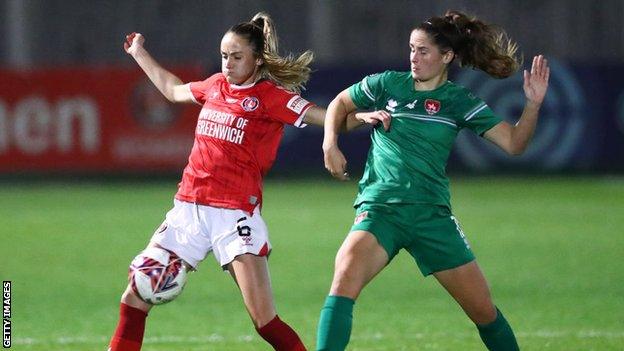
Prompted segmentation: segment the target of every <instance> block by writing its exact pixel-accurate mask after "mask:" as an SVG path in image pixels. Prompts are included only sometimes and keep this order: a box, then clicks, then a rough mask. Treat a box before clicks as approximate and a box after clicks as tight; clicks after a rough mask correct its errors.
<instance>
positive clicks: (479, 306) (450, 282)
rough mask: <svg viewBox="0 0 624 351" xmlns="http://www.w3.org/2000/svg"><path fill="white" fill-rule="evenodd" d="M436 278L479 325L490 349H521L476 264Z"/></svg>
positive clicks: (435, 274) (481, 334) (495, 350)
mask: <svg viewBox="0 0 624 351" xmlns="http://www.w3.org/2000/svg"><path fill="white" fill-rule="evenodd" d="M433 275H434V276H435V277H436V279H437V280H438V281H439V282H440V284H442V286H443V287H444V288H445V289H446V290H447V291H448V292H449V294H451V296H452V297H453V298H454V299H455V301H457V303H459V305H460V306H461V308H462V309H463V310H464V312H466V315H468V317H469V318H470V319H471V320H472V321H473V322H474V323H475V324H476V326H477V328H478V330H479V334H480V336H481V339H482V340H483V343H484V344H485V345H486V346H487V348H488V350H492V351H502V350H505V351H507V350H509V351H512V350H519V347H518V343H517V341H516V337H515V336H514V333H513V330H512V329H511V326H510V325H509V323H507V320H506V319H505V317H504V316H503V314H502V313H501V312H500V311H499V310H498V309H497V308H496V306H494V303H493V302H492V298H491V295H490V289H489V287H488V284H487V281H486V280H485V277H484V276H483V273H482V272H481V269H480V268H479V265H478V264H477V262H476V261H472V262H469V263H467V264H464V265H462V266H459V267H456V268H452V269H448V270H444V271H439V272H435V273H433Z"/></svg>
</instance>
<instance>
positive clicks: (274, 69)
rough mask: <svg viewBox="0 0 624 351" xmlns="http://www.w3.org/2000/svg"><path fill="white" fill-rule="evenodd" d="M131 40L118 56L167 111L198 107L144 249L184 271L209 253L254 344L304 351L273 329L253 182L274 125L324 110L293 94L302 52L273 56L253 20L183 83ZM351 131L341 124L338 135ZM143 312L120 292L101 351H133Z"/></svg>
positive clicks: (302, 72)
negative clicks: (162, 212) (199, 74)
mask: <svg viewBox="0 0 624 351" xmlns="http://www.w3.org/2000/svg"><path fill="white" fill-rule="evenodd" d="M144 41H145V39H144V37H143V36H142V35H141V34H138V33H133V34H130V35H128V36H127V38H126V43H125V44H124V49H125V50H126V52H127V53H128V54H130V55H131V56H132V57H133V58H134V59H135V60H136V62H137V63H138V64H139V66H140V67H141V68H142V69H143V71H144V72H145V73H146V74H147V76H148V77H149V79H150V80H151V81H152V82H153V83H154V85H155V86H156V87H157V88H158V89H159V90H160V92H161V93H162V94H163V95H164V96H165V97H166V98H167V99H168V100H169V101H171V102H184V103H193V102H194V103H198V104H200V105H202V109H201V112H200V114H199V117H198V121H197V127H196V129H195V141H194V144H193V148H192V151H191V154H190V156H189V159H188V165H187V166H186V168H185V169H184V174H183V176H182V181H181V182H180V184H179V189H178V192H177V194H176V196H175V200H174V207H173V209H171V210H170V211H169V212H168V213H167V215H166V219H165V221H164V222H163V224H162V225H161V226H160V228H159V229H158V230H157V231H156V233H154V235H153V237H152V239H151V241H150V243H149V245H148V247H154V246H156V247H161V248H164V249H166V250H169V251H171V252H173V253H175V254H176V255H177V256H179V257H180V258H182V259H183V260H184V261H185V263H186V264H187V265H188V266H190V267H191V268H195V267H197V265H198V264H199V263H200V262H201V261H202V260H203V259H204V258H205V257H206V256H207V255H208V254H209V253H210V252H213V253H214V255H215V258H216V259H217V261H218V262H219V264H220V265H221V266H222V267H223V269H227V270H228V271H229V272H230V274H231V275H232V277H233V279H234V281H235V282H236V284H238V286H239V289H240V291H241V294H242V296H243V301H244V303H245V306H246V308H247V311H248V312H249V315H250V317H251V319H252V321H253V323H254V326H255V328H256V330H257V331H258V333H259V334H260V336H262V338H264V339H265V340H266V341H267V342H268V343H270V344H271V345H272V346H273V348H274V349H275V350H293V351H294V350H305V347H304V345H303V343H302V342H301V340H300V338H299V336H298V335H297V333H296V332H295V331H294V330H293V329H292V328H290V327H289V326H288V325H287V324H286V323H284V322H283V321H281V320H280V318H279V317H278V316H277V312H276V309H275V306H274V302H273V294H272V291H271V284H270V278H269V271H268V264H267V256H268V254H269V252H270V251H271V244H270V242H269V239H268V230H267V228H266V224H265V223H264V221H263V219H262V216H261V215H260V207H261V204H262V179H263V176H264V175H265V174H266V173H267V171H268V170H269V168H270V167H271V165H272V163H273V161H274V160H275V156H276V152H277V148H278V144H279V142H280V139H281V137H282V132H283V128H284V124H291V125H294V126H296V127H304V126H305V125H306V124H307V123H309V124H315V125H323V121H324V118H325V110H324V109H323V108H320V107H317V106H315V105H314V104H312V103H310V102H308V101H306V100H305V99H303V98H302V97H301V96H299V94H298V92H299V90H300V88H301V87H302V86H303V84H304V83H305V82H306V81H307V80H308V77H309V74H310V68H309V67H308V65H309V63H310V62H311V61H312V53H311V52H309V51H308V52H305V53H304V54H302V55H301V56H299V57H292V56H289V57H280V56H279V55H278V53H277V37H276V33H275V29H274V26H273V23H272V20H271V19H270V17H269V16H268V15H266V14H264V13H259V14H257V15H256V16H254V18H253V19H252V20H251V21H249V22H243V23H240V24H238V25H236V26H234V27H232V28H230V29H229V30H228V31H227V32H226V33H225V35H224V36H223V39H222V41H221V57H222V61H221V71H222V72H221V73H217V74H214V75H213V76H211V77H209V78H208V79H206V80H204V81H198V82H192V83H189V84H183V83H182V81H181V80H180V79H179V78H178V77H176V76H175V75H173V74H172V73H171V72H169V71H167V70H166V69H164V68H163V67H161V66H160V65H159V64H158V63H157V62H156V61H155V60H154V59H153V58H152V57H151V56H150V54H149V53H148V52H147V51H146V50H145V48H144V47H143V43H144ZM359 124H361V122H360V121H358V120H356V119H355V116H350V119H348V122H347V125H346V126H345V128H346V129H351V128H352V127H355V126H357V125H359ZM151 308H152V305H151V304H149V303H146V302H145V301H143V300H142V299H141V298H140V297H139V295H138V294H137V293H136V292H135V291H134V290H133V288H132V286H131V285H130V284H129V285H128V287H127V288H126V290H125V292H124V293H123V295H122V298H121V305H120V319H119V323H118V325H117V329H116V331H115V334H114V335H113V337H112V339H111V342H110V347H109V351H136V350H140V348H141V345H142V341H143V333H144V330H145V320H146V317H147V313H148V312H149V310H150V309H151Z"/></svg>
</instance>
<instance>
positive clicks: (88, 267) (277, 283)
mask: <svg viewBox="0 0 624 351" xmlns="http://www.w3.org/2000/svg"><path fill="white" fill-rule="evenodd" d="M175 184H176V182H175V181H170V182H163V183H136V182H133V183H104V184H85V183H81V184H58V183H54V184H42V183H23V184H15V183H3V184H2V185H1V186H0V199H2V205H1V206H0V221H1V225H0V255H1V257H2V260H1V262H2V263H1V265H0V278H2V280H11V281H12V283H13V286H12V316H11V322H12V327H13V333H12V338H13V339H12V342H13V345H12V349H14V350H42V351H43V350H45V351H55V350H69V351H71V350H80V351H85V350H105V349H106V345H107V342H108V339H109V338H110V336H111V334H112V332H113V329H114V327H115V324H116V320H117V313H118V301H119V296H120V294H121V292H122V290H123V288H124V286H125V284H126V274H127V266H128V264H129V262H130V260H131V259H132V258H133V257H134V255H135V254H136V253H138V252H139V251H140V250H141V249H142V248H143V247H144V246H145V245H146V243H147V241H148V239H149V237H150V236H151V234H152V232H153V231H154V230H155V229H156V227H157V226H158V225H159V224H160V222H161V221H162V220H163V218H164V214H165V212H166V211H167V210H168V209H169V208H170V207H171V205H172V197H173V194H174V192H175ZM355 191H356V183H355V182H349V183H339V182H333V181H329V180H328V181H307V180H306V181H279V180H272V181H269V182H268V183H267V184H266V188H265V206H264V211H263V216H264V218H265V220H266V221H267V224H268V226H269V229H270V232H271V241H272V243H273V246H274V251H273V253H272V255H271V259H270V266H271V273H272V279H273V287H274V292H275V297H276V302H277V307H278V312H279V314H280V316H281V317H282V319H284V320H286V321H287V322H288V323H290V324H291V325H292V326H293V327H294V328H295V329H296V330H297V331H298V332H299V334H300V335H301V336H302V338H303V340H304V342H305V344H306V345H308V347H309V348H310V349H313V348H314V345H315V340H314V338H315V334H316V323H317V320H318V315H319V310H320V308H321V306H322V304H323V300H324V298H325V295H326V293H327V290H328V288H329V283H330V280H331V275H332V267H333V259H334V255H335V253H336V250H337V248H338V246H339V245H340V243H341V242H342V240H343V238H344V235H345V233H346V231H347V230H348V228H349V227H350V223H351V222H352V220H353V210H352V208H351V203H352V201H353V198H354V195H355ZM452 194H453V199H452V201H453V206H454V213H455V215H456V216H457V217H458V218H459V220H460V222H461V223H462V226H463V228H464V231H465V233H466V235H467V236H468V239H469V240H470V242H471V245H472V247H473V250H474V251H475V254H476V255H477V258H478V261H479V263H480V265H481V267H482V269H483V270H484V272H485V274H486V277H487V278H488V280H489V282H490V285H491V287H492V292H493V295H494V299H495V301H496V303H497V304H498V305H499V306H500V308H501V310H503V311H504V313H505V315H506V316H507V318H508V320H509V321H510V323H511V325H512V326H513V328H514V330H515V332H516V335H517V337H518V340H519V343H520V345H521V348H522V349H524V350H566V351H569V350H622V349H624V271H623V270H622V268H621V266H620V265H621V264H622V263H624V261H623V259H624V230H623V228H624V179H622V178H573V179H560V178H558V179H547V178H535V179H504V178H486V179H481V178H474V179H456V180H454V181H453V182H452ZM269 349H270V348H269V347H268V345H267V344H265V343H264V342H263V341H262V340H261V339H260V337H259V336H257V335H256V333H255V331H254V329H253V326H252V324H251V322H250V320H249V318H248V316H247V314H246V312H245V310H244V307H243V305H242V301H241V298H240V295H239V293H238V290H237V288H236V287H235V285H234V283H233V282H232V281H231V278H230V277H229V275H228V274H224V273H222V272H221V270H220V269H219V267H218V265H217V264H216V262H215V260H214V258H213V256H209V257H208V258H207V259H206V261H204V262H203V263H202V265H201V266H200V270H199V271H198V272H196V273H194V274H192V275H191V277H190V280H189V283H188V285H187V287H186V290H185V292H184V294H182V296H181V297H179V298H178V299H177V300H176V301H175V302H173V303H171V304H168V305H164V306H160V307H156V308H155V309H153V310H152V312H151V313H150V317H149V318H148V326H147V330H146V338H145V343H144V348H143V350H145V351H164V350H228V351H229V350H269ZM484 349H485V348H484V347H483V346H482V344H481V342H480V340H479V337H478V335H477V332H476V330H475V328H474V326H473V325H472V324H471V323H470V321H469V320H468V318H467V317H465V316H464V315H463V313H462V312H461V310H460V309H459V307H458V306H457V305H456V304H455V303H454V302H453V301H452V299H451V298H450V297H449V296H448V295H447V294H446V293H445V292H444V291H443V289H442V288H441V287H440V286H439V285H438V284H437V282H436V281H435V280H434V279H433V278H427V279H425V278H423V277H422V276H421V275H420V273H419V271H418V269H417V267H416V265H415V264H414V263H413V261H412V259H411V257H410V256H409V255H407V254H406V253H405V252H403V253H401V254H400V255H399V256H398V257H397V258H396V259H395V260H394V261H393V262H392V264H391V265H390V266H389V267H387V268H386V270H384V271H383V272H382V273H381V274H380V275H379V276H378V277H377V278H376V279H375V280H374V281H373V283H372V284H371V285H369V286H368V287H367V288H366V289H365V290H364V292H363V294H362V295H361V297H360V298H359V300H358V302H357V303H356V308H355V313H354V328H353V333H352V338H351V343H350V345H349V350H484Z"/></svg>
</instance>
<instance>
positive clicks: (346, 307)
mask: <svg viewBox="0 0 624 351" xmlns="http://www.w3.org/2000/svg"><path fill="white" fill-rule="evenodd" d="M354 303H355V301H354V300H352V299H350V298H348V297H344V296H331V295H330V296H327V298H326V299H325V306H323V309H322V310H321V318H320V320H319V325H318V332H317V337H316V349H317V350H318V351H321V350H322V351H342V350H344V349H345V348H346V347H347V344H348V343H349V338H350V337H351V321H352V319H353V317H352V314H353V304H354Z"/></svg>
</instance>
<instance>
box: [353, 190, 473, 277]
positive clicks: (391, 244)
mask: <svg viewBox="0 0 624 351" xmlns="http://www.w3.org/2000/svg"><path fill="white" fill-rule="evenodd" d="M356 230H364V231H367V232H370V233H372V234H373V235H374V236H375V237H376V238H377V241H378V242H379V244H380V245H381V246H382V247H383V248H384V249H385V250H386V252H387V253H388V257H389V261H391V260H392V259H393V258H394V256H396V254H397V253H399V251H400V250H401V249H405V250H407V251H408V252H409V253H410V255H412V257H414V260H416V264H417V265H418V268H420V271H421V272H422V274H423V275H425V276H426V275H429V274H431V273H435V272H439V271H443V270H447V269H451V268H455V267H459V266H461V265H464V264H466V263H468V262H470V261H473V260H474V259H475V256H474V254H473V253H472V250H471V249H470V245H469V244H468V241H467V240H466V237H465V236H464V233H463V232H462V230H461V227H460V226H459V223H458V222H457V220H456V219H455V217H454V216H453V215H452V213H451V211H450V210H449V209H448V208H447V207H445V206H438V205H431V204H385V203H382V204H378V203H368V202H365V203H362V204H360V205H359V206H358V207H357V209H356V217H355V222H354V224H353V226H352V227H351V231H356Z"/></svg>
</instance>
